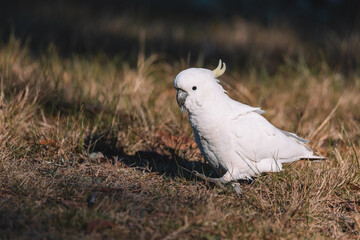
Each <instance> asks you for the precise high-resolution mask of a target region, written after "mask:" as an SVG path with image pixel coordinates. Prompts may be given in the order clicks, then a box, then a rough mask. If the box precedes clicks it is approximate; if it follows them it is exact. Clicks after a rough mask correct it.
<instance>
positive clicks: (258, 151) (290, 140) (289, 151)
mask: <svg viewBox="0 0 360 240" xmlns="http://www.w3.org/2000/svg"><path fill="white" fill-rule="evenodd" d="M231 131H232V133H233V142H232V144H233V147H234V149H236V151H237V152H238V153H239V154H241V155H242V157H246V158H247V159H249V160H251V161H254V162H259V161H261V160H263V159H271V158H273V159H275V160H277V161H279V162H281V163H286V162H293V161H296V160H299V159H301V158H313V157H314V158H316V157H315V156H313V153H312V150H311V149H310V148H309V147H307V146H306V145H305V144H304V143H305V142H306V140H305V139H302V138H300V137H298V136H297V135H296V134H294V133H289V132H285V131H282V130H280V129H278V128H276V127H274V126H273V125H272V124H271V123H269V122H268V121H267V120H266V119H265V118H264V117H263V116H261V115H260V114H258V113H257V112H256V111H252V112H247V113H245V114H238V117H235V118H234V119H233V120H232V123H231Z"/></svg>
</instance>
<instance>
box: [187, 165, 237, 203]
mask: <svg viewBox="0 0 360 240" xmlns="http://www.w3.org/2000/svg"><path fill="white" fill-rule="evenodd" d="M192 173H193V174H194V175H195V176H196V177H198V178H201V179H202V180H204V181H206V182H211V183H215V184H216V185H218V186H219V187H220V188H221V189H222V190H223V191H225V192H227V191H228V188H226V187H225V186H224V184H227V183H230V181H227V180H225V179H224V178H223V177H221V178H211V177H207V176H205V175H204V174H201V173H199V172H198V171H195V170H194V171H192ZM230 184H231V187H232V189H233V190H234V192H235V193H236V195H238V196H239V197H240V196H241V194H242V189H241V187H240V183H238V182H236V181H233V182H231V183H230Z"/></svg>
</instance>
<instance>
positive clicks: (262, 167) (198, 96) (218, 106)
mask: <svg viewBox="0 0 360 240" xmlns="http://www.w3.org/2000/svg"><path fill="white" fill-rule="evenodd" d="M225 69H226V66H225V63H224V64H223V65H222V63H221V60H220V61H219V66H218V67H217V68H216V69H215V70H213V71H211V70H208V69H203V68H189V69H186V70H183V71H182V72H180V73H179V74H178V75H177V76H176V78H175V80H174V87H175V88H176V90H177V95H176V99H177V102H178V104H179V106H180V108H181V109H182V111H187V113H188V116H189V120H190V124H191V127H192V128H193V130H194V136H195V141H196V143H197V145H198V147H199V149H200V151H201V153H202V155H203V156H204V158H205V160H206V161H207V162H208V163H209V164H210V165H211V166H212V167H213V168H214V169H215V170H216V171H217V173H218V174H219V175H220V176H222V177H220V178H216V179H214V178H211V179H212V180H216V182H220V183H228V182H231V181H234V180H240V179H252V177H255V176H258V175H259V174H261V173H262V172H279V171H281V170H282V164H283V163H290V162H294V161H297V160H300V159H316V160H320V159H324V157H319V156H315V155H314V154H313V151H312V150H311V149H310V148H309V147H308V146H306V145H305V143H307V140H305V139H302V138H300V137H298V136H297V135H296V134H294V133H290V132H286V131H283V130H280V129H278V128H276V127H274V126H273V125H272V124H271V123H269V122H268V121H267V120H266V119H265V118H264V117H263V116H262V115H261V114H262V113H264V111H262V110H261V109H260V108H258V107H251V106H248V105H245V104H243V103H240V102H237V101H235V100H233V99H231V98H230V97H229V96H228V95H227V94H226V91H225V90H224V89H223V87H222V86H221V85H220V84H219V82H220V81H219V80H217V78H218V77H219V76H221V75H222V74H223V73H224V72H225ZM197 175H198V176H199V175H201V174H199V173H197ZM202 176H203V175H202ZM203 177H204V179H207V180H209V179H210V178H208V177H205V176H203Z"/></svg>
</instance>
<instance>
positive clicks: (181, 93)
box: [176, 89, 188, 112]
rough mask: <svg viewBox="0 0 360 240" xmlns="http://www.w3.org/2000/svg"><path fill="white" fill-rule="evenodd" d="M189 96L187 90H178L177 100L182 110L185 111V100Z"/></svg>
mask: <svg viewBox="0 0 360 240" xmlns="http://www.w3.org/2000/svg"><path fill="white" fill-rule="evenodd" d="M187 96H188V94H187V92H185V91H183V90H181V89H178V90H177V94H176V101H177V102H178V104H179V106H180V108H181V111H182V112H184V111H185V100H186V98H187Z"/></svg>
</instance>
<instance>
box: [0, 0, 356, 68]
mask: <svg viewBox="0 0 360 240" xmlns="http://www.w3.org/2000/svg"><path fill="white" fill-rule="evenodd" d="M359 11H360V3H359V2H357V1H341V0H329V1H315V0H296V1H286V0H272V1H265V2H264V1H259V0H255V1H247V0H242V1H235V0H225V1H220V0H196V1H189V0H186V1H184V0H181V1H180V0H176V1H164V0H154V1H145V0H134V1H114V0H105V1H101V2H100V1H81V0H76V1H69V0H63V1H60V0H54V1H40V0H35V1H6V2H5V4H3V5H2V7H1V8H0V39H2V41H3V42H4V41H5V42H6V41H8V39H9V36H11V35H12V34H14V36H15V37H16V38H18V39H21V40H22V41H23V43H25V42H28V43H29V46H30V48H31V50H32V53H33V54H39V53H41V52H42V51H43V50H44V49H47V47H48V46H49V45H50V44H53V45H55V46H56V48H57V50H58V52H59V54H60V56H70V55H72V54H87V55H93V54H99V53H105V54H106V55H107V56H118V57H120V58H122V59H126V60H127V61H129V62H130V64H131V65H132V66H135V65H136V61H137V55H138V53H139V51H140V50H141V48H144V49H145V53H146V55H147V56H149V55H151V54H153V53H157V54H158V53H160V54H162V57H164V58H166V60H167V61H168V62H176V61H178V60H180V59H186V60H187V61H188V63H189V64H191V65H194V64H195V65H197V66H203V65H206V64H209V63H211V64H213V62H214V61H216V59H218V58H222V59H224V60H225V61H226V62H227V63H228V65H229V66H233V67H234V68H235V67H236V69H237V70H239V71H240V70H247V69H249V66H251V67H253V68H256V69H257V70H259V69H265V70H267V71H269V72H270V73H274V72H276V71H277V69H278V67H279V65H281V64H283V63H284V59H289V58H291V59H294V60H296V61H297V60H299V59H305V60H306V62H307V63H308V64H309V65H318V64H317V63H318V62H319V61H320V60H321V61H325V62H327V64H329V66H330V67H331V68H333V69H337V70H338V71H341V72H343V73H346V74H347V73H350V74H351V73H352V72H353V71H355V70H356V69H357V66H358V65H359V56H360V41H359V40H360V35H359V30H360V22H359V17H358V16H359Z"/></svg>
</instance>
